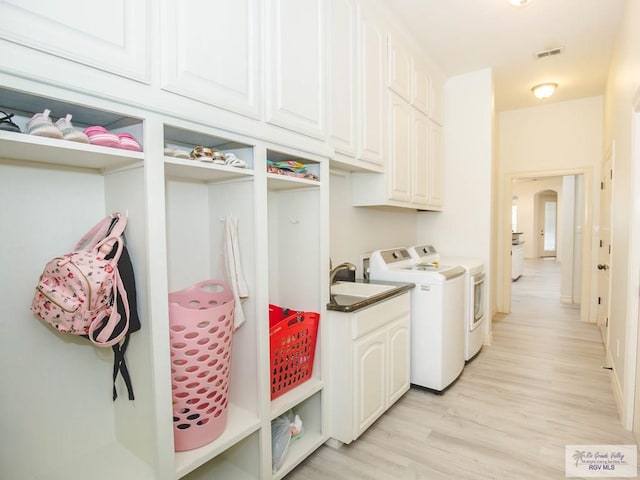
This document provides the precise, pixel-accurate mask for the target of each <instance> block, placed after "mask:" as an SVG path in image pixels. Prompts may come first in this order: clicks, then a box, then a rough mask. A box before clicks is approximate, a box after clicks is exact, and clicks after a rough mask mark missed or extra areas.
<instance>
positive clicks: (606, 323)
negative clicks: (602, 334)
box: [604, 317, 609, 327]
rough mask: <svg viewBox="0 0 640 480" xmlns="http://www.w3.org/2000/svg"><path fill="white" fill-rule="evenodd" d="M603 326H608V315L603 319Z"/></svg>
mask: <svg viewBox="0 0 640 480" xmlns="http://www.w3.org/2000/svg"><path fill="white" fill-rule="evenodd" d="M604 326H605V327H608V326H609V317H607V318H605V319H604Z"/></svg>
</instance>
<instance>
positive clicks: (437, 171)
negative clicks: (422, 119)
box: [427, 122, 444, 210]
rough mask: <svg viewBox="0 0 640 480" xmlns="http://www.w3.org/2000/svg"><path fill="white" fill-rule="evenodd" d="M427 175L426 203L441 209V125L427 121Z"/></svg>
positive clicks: (442, 199)
mask: <svg viewBox="0 0 640 480" xmlns="http://www.w3.org/2000/svg"><path fill="white" fill-rule="evenodd" d="M429 152H430V155H429V177H428V179H429V180H428V192H429V196H428V199H427V204H428V206H429V209H430V210H442V206H443V202H444V193H443V184H444V156H443V155H444V152H443V138H442V127H441V126H440V125H438V124H436V123H434V122H429Z"/></svg>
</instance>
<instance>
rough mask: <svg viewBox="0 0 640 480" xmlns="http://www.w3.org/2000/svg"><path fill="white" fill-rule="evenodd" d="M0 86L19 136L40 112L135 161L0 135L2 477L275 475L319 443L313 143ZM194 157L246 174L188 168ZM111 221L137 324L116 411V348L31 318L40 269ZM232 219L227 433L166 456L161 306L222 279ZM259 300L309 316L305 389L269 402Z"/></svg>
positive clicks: (323, 249) (68, 94)
mask: <svg viewBox="0 0 640 480" xmlns="http://www.w3.org/2000/svg"><path fill="white" fill-rule="evenodd" d="M0 81H3V85H5V86H2V87H0V110H3V111H5V112H6V113H8V114H14V117H13V119H14V120H15V121H16V123H17V124H18V125H19V127H20V128H21V129H23V130H24V127H25V125H26V123H27V122H28V120H29V119H30V118H31V116H32V115H33V114H34V113H38V112H42V111H43V110H44V109H49V110H51V117H52V120H53V121H55V120H56V119H58V118H60V117H63V116H65V115H66V114H68V113H69V114H72V122H73V125H74V127H76V129H78V130H82V129H83V128H84V127H86V126H91V125H101V126H104V127H105V128H106V129H107V130H108V131H113V132H127V133H130V134H132V135H133V136H134V137H135V138H136V140H137V141H138V142H139V144H140V146H141V148H142V151H141V152H135V151H129V150H124V149H119V148H108V147H103V146H96V145H91V144H82V143H75V142H70V141H65V140H58V139H52V138H45V137H38V136H33V135H28V134H25V133H16V132H8V131H0V199H1V200H2V201H3V202H4V205H5V208H3V209H0V222H2V223H1V224H2V225H4V226H5V228H4V230H3V238H4V243H3V248H2V249H0V251H1V253H0V261H1V264H2V266H3V268H2V269H1V271H2V274H1V275H2V277H1V285H2V287H3V288H1V289H0V291H1V292H2V293H0V300H1V301H0V305H1V306H0V326H1V327H2V328H3V331H4V332H5V333H6V334H5V335H4V336H3V338H5V341H4V343H3V347H4V348H2V353H1V354H0V359H1V360H2V361H3V364H4V365H5V367H6V368H5V370H4V371H5V381H6V384H5V385H6V388H3V389H1V390H0V406H1V407H2V408H3V412H4V415H3V416H2V419H1V420H0V429H1V430H2V431H3V432H5V440H6V441H5V442H4V445H5V448H4V449H2V451H0V465H2V476H3V478H4V476H6V477H7V478H20V479H24V480H35V479H38V480H63V479H64V480H77V479H82V478H92V479H95V480H107V479H111V478H114V477H118V476H122V474H123V472H124V473H126V476H127V477H130V478H135V479H136V480H174V479H178V478H186V479H188V480H199V479H201V478H202V479H203V478H225V479H227V478H228V479H231V480H235V479H241V480H245V479H246V480H249V479H252V480H258V479H268V478H282V477H283V476H284V475H285V474H286V473H287V472H289V471H290V470H291V469H293V468H294V467H295V466H296V465H297V464H298V463H300V462H301V461H302V460H303V459H304V458H305V457H307V456H308V455H309V454H310V453H311V452H313V451H314V450H315V449H316V448H318V447H319V446H320V445H321V444H322V443H323V442H324V441H326V440H327V438H328V437H327V433H326V432H327V428H326V423H327V422H326V419H327V413H326V401H325V398H326V397H327V395H326V392H325V388H326V383H327V382H326V378H324V376H325V375H326V371H327V370H326V366H325V360H324V358H323V357H324V355H323V351H324V350H325V349H324V348H323V346H322V341H323V340H322V339H323V336H324V334H323V330H324V329H323V323H322V315H323V312H324V304H325V303H326V299H327V298H328V283H327V282H328V250H327V248H328V247H327V245H328V238H327V236H328V179H329V175H328V159H327V158H326V157H325V156H323V155H321V154H320V153H312V152H313V148H314V144H310V147H311V148H310V151H305V150H297V149H294V148H290V147H285V146H282V145H280V144H270V143H265V141H264V139H261V140H258V139H252V138H250V137H246V136H242V135H239V134H234V133H232V132H229V131H226V130H221V129H218V128H215V127H214V126H213V125H203V124H202V123H200V122H189V121H186V120H184V119H182V118H180V119H179V118H175V117H171V116H166V115H163V114H159V113H157V112H154V111H151V110H145V109H143V108H140V107H139V106H132V105H127V104H123V103H117V102H113V101H110V100H105V99H101V98H99V97H92V96H89V95H85V94H82V93H79V92H77V91H76V92H74V91H69V90H66V89H64V88H59V87H55V86H52V85H49V84H45V83H39V82H36V81H28V80H24V79H21V78H20V79H19V78H13V77H10V76H8V75H4V76H2V75H0ZM27 89H28V91H27ZM197 146H203V147H207V148H210V149H212V150H216V151H219V152H221V153H222V154H225V157H226V155H227V154H233V157H235V159H238V160H241V161H242V162H241V163H237V162H230V163H227V164H215V163H212V162H203V161H200V160H197V159H194V158H186V155H185V153H190V152H191V151H192V150H193V149H194V148H195V147H197ZM176 150H180V151H181V152H182V153H180V152H177V153H178V156H175V154H176ZM180 157H182V158H180ZM267 159H270V160H273V161H286V160H294V161H296V162H300V163H301V164H304V165H305V166H306V170H307V172H308V173H309V175H307V176H306V178H300V177H297V176H288V175H277V174H270V173H268V172H267V163H268V162H267ZM298 166H299V165H298ZM113 211H119V212H121V213H123V214H125V215H127V217H128V225H127V229H126V239H127V246H128V250H129V253H130V256H131V259H132V262H133V267H134V271H135V275H136V287H137V296H138V310H139V314H140V318H141V322H142V329H141V330H140V331H139V332H136V333H134V334H133V335H132V337H131V341H130V344H129V349H128V351H127V364H128V368H129V371H130V373H131V377H132V380H133V386H134V391H135V400H134V401H129V400H128V399H127V395H126V389H125V388H124V384H123V382H122V381H121V380H120V379H119V380H118V382H117V388H118V393H119V398H118V399H117V400H116V401H115V402H114V401H113V400H112V398H111V387H112V382H111V376H112V369H113V353H112V352H111V350H110V349H98V348H97V347H94V346H93V345H91V344H90V343H88V342H87V341H86V340H84V339H80V338H77V337H71V336H69V335H61V334H58V333H57V332H55V331H53V330H52V329H51V328H50V327H48V326H47V325H45V324H44V323H43V322H41V321H39V320H38V319H37V318H36V317H35V316H34V315H33V314H32V313H31V312H30V310H29V306H30V304H31V300H32V298H33V292H34V287H35V285H36V282H37V280H38V278H39V275H40V274H41V273H42V268H43V266H44V265H45V263H46V262H47V261H48V260H50V259H51V258H53V257H55V256H57V255H62V254H64V253H67V252H70V251H72V250H73V248H74V246H75V244H76V242H77V241H78V240H79V239H80V238H81V237H82V235H84V233H85V232H86V231H88V230H89V229H90V228H91V227H92V226H93V225H94V224H95V223H96V222H97V221H98V220H100V219H101V218H103V217H104V216H105V215H107V214H109V213H111V212H113ZM229 217H234V218H236V219H237V225H238V228H237V238H238V243H239V250H240V252H241V264H242V270H243V274H244V278H245V280H246V282H247V285H248V289H249V296H248V298H247V299H246V300H245V301H244V302H243V303H242V307H243V311H244V315H245V318H246V320H245V322H244V323H243V324H242V325H240V326H239V327H238V328H237V329H236V330H235V332H234V333H233V339H232V342H233V343H232V350H231V361H230V362H231V365H230V368H231V374H230V380H229V385H230V388H229V397H228V398H229V401H228V421H227V425H226V427H225V429H224V432H223V433H222V434H221V435H220V436H219V437H218V438H216V439H215V440H213V441H212V442H210V443H209V444H207V445H204V446H202V447H200V448H196V449H193V450H187V451H181V452H176V451H175V448H174V447H175V446H174V437H173V421H172V390H171V357H170V349H171V346H170V341H169V326H170V317H169V305H168V301H167V300H168V299H167V294H168V293H170V292H173V291H178V290H181V289H184V288H186V287H189V286H192V285H194V284H195V283H197V282H200V281H203V280H208V279H213V280H225V275H226V274H225V272H224V268H223V267H224V257H223V252H224V232H225V230H224V227H225V221H226V220H227V218H229ZM270 303H272V304H278V305H283V306H287V307H290V308H293V309H298V310H303V311H309V312H317V313H319V314H320V316H321V318H320V323H319V328H318V332H317V338H316V349H315V355H314V366H313V374H312V377H311V378H310V379H309V380H308V381H306V382H304V383H302V384H301V385H299V386H297V387H296V388H295V389H293V390H291V391H289V392H287V393H286V394H284V395H282V396H280V397H278V398H276V399H275V400H273V401H272V400H271V398H270V371H269V313H268V306H269V304H270ZM289 410H292V411H294V412H296V413H297V414H299V415H300V416H301V417H302V418H303V422H304V435H303V436H302V437H301V438H299V439H297V440H295V442H294V443H292V446H291V451H290V454H289V456H288V458H287V460H286V462H285V464H284V466H283V467H282V468H281V469H280V470H279V471H278V472H277V473H272V472H271V422H272V420H273V419H275V418H276V417H277V416H279V415H281V414H283V413H286V412H287V411H289Z"/></svg>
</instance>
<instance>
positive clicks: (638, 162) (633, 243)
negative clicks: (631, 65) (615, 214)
mask: <svg viewBox="0 0 640 480" xmlns="http://www.w3.org/2000/svg"><path fill="white" fill-rule="evenodd" d="M631 106H632V110H631V115H632V117H631V192H630V193H631V195H630V197H631V199H632V203H631V205H632V206H631V226H630V232H629V257H628V261H629V268H628V270H627V288H628V291H629V293H628V294H627V325H626V329H627V335H626V339H625V341H626V345H625V352H626V358H625V372H624V374H625V375H624V385H625V389H624V391H623V392H622V394H623V409H622V424H623V425H624V426H625V428H627V429H628V430H634V428H633V427H634V423H636V422H634V414H635V416H636V417H640V398H636V393H637V395H638V396H639V397H640V352H639V351H638V350H639V346H640V338H638V337H639V335H640V328H639V324H640V319H639V318H638V316H639V315H640V299H639V298H638V285H639V282H640V278H639V276H640V205H639V203H640V186H639V182H640V88H638V89H637V90H636V93H635V95H634V96H633V103H632V105H631ZM614 161H615V158H614ZM612 167H613V165H612ZM614 175H615V171H614ZM636 404H637V405H638V408H637V409H636V408H635V407H636ZM637 423H640V422H637ZM634 434H635V436H636V438H640V432H639V431H637V430H634Z"/></svg>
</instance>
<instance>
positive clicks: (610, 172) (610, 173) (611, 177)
mask: <svg viewBox="0 0 640 480" xmlns="http://www.w3.org/2000/svg"><path fill="white" fill-rule="evenodd" d="M609 178H610V179H611V180H613V168H612V169H611V170H609Z"/></svg>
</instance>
